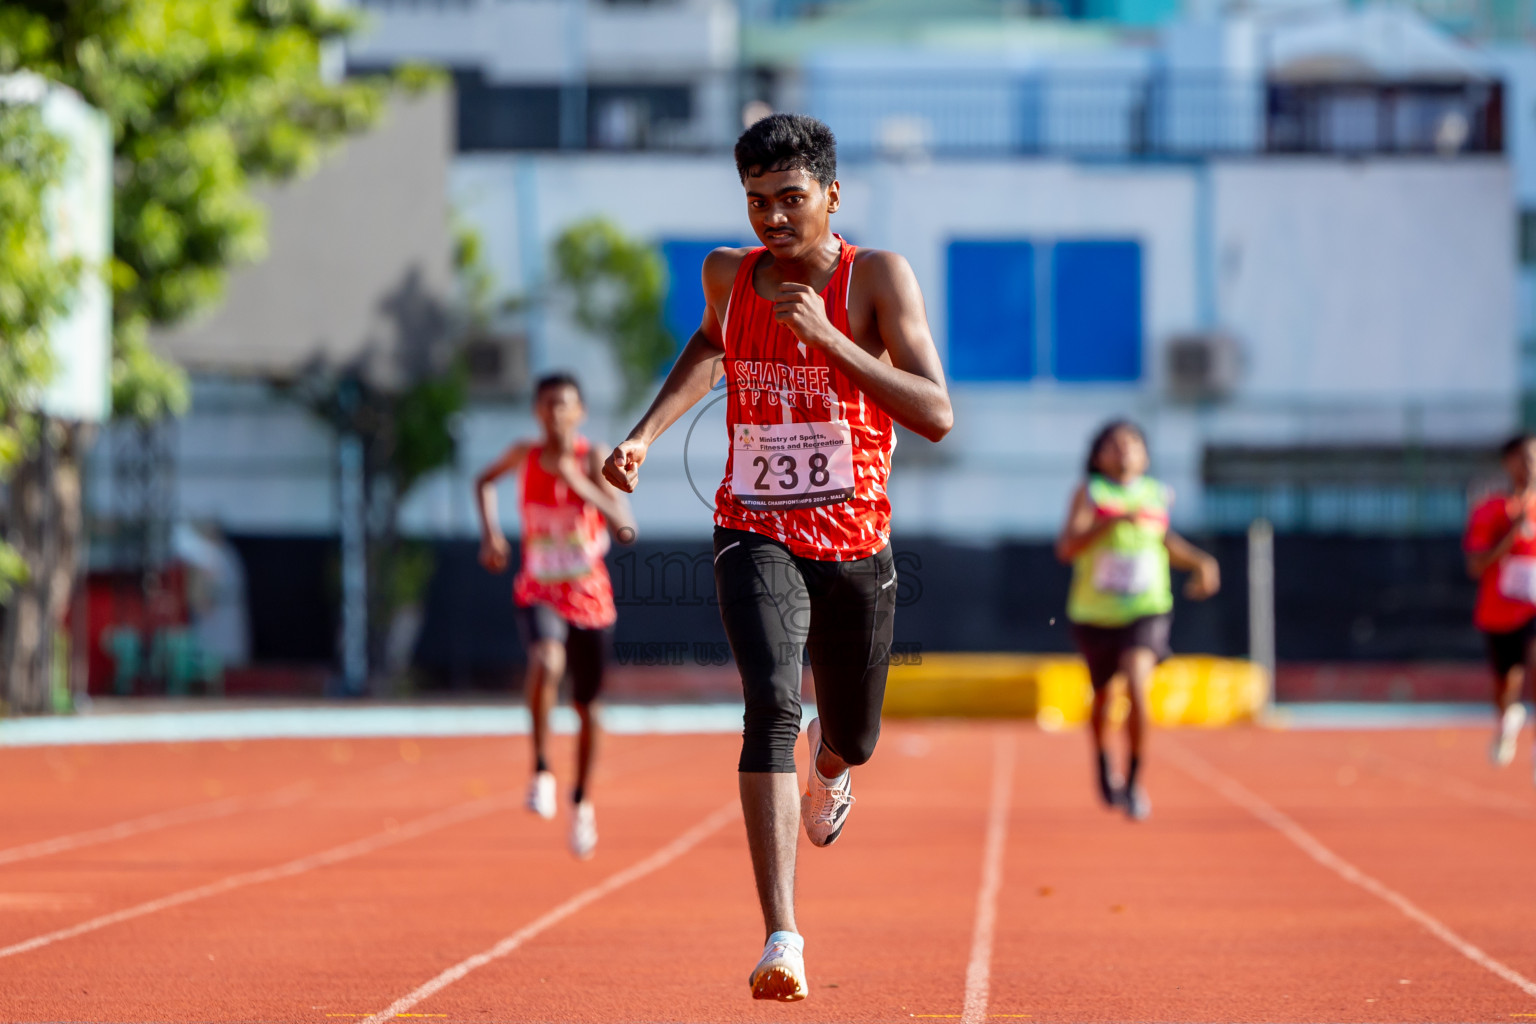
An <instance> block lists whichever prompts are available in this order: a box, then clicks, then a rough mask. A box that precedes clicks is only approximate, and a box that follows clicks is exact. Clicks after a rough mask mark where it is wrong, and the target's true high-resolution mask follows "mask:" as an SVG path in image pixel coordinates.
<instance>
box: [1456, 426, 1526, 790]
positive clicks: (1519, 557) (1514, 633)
mask: <svg viewBox="0 0 1536 1024" xmlns="http://www.w3.org/2000/svg"><path fill="white" fill-rule="evenodd" d="M1499 454H1500V456H1501V457H1502V459H1503V462H1504V472H1505V473H1506V474H1508V476H1509V491H1508V493H1505V494H1495V495H1493V496H1491V497H1489V498H1487V499H1485V500H1484V501H1483V502H1481V503H1480V504H1479V505H1478V506H1477V507H1476V508H1475V509H1473V510H1472V515H1471V517H1470V519H1468V521H1467V537H1466V545H1465V546H1466V552H1467V572H1468V573H1470V574H1471V576H1472V578H1473V579H1475V580H1477V581H1478V587H1477V607H1476V609H1475V611H1474V612H1473V616H1472V618H1473V621H1474V622H1475V623H1476V624H1477V628H1478V629H1480V630H1482V631H1483V633H1484V634H1485V635H1486V636H1487V637H1488V660H1489V662H1490V663H1491V664H1492V665H1493V674H1494V683H1493V703H1494V707H1495V708H1497V709H1498V713H1499V728H1498V732H1497V734H1496V735H1495V736H1494V739H1493V749H1492V757H1493V762H1494V764H1497V765H1507V764H1509V763H1510V762H1511V761H1513V760H1514V759H1515V746H1516V744H1517V743H1518V742H1519V739H1520V728H1521V726H1523V725H1524V724H1525V705H1524V704H1522V703H1521V702H1520V699H1521V690H1522V689H1523V688H1524V683H1525V680H1526V679H1536V436H1533V435H1531V434H1522V435H1520V436H1519V437H1514V438H1511V439H1510V440H1509V441H1507V442H1505V444H1504V447H1503V448H1501V449H1500V450H1499Z"/></svg>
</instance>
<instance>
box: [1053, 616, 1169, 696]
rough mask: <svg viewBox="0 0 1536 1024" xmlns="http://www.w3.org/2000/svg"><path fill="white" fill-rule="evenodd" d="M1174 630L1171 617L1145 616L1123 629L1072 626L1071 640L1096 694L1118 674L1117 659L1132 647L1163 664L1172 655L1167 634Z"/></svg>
mask: <svg viewBox="0 0 1536 1024" xmlns="http://www.w3.org/2000/svg"><path fill="white" fill-rule="evenodd" d="M1172 626H1173V616H1172V615H1169V614H1163V615H1147V616H1144V617H1143V618H1140V619H1135V620H1133V621H1131V622H1128V623H1126V624H1125V625H1123V626H1090V625H1088V624H1086V623H1082V622H1074V623H1072V639H1073V640H1075V641H1077V649H1078V650H1079V651H1081V652H1082V654H1083V660H1084V661H1086V662H1088V679H1089V681H1090V682H1092V683H1093V688H1094V689H1095V690H1102V689H1103V688H1104V687H1105V686H1107V685H1109V681H1110V679H1112V678H1114V675H1115V673H1116V672H1119V671H1120V657H1121V655H1123V654H1124V653H1125V652H1126V651H1128V650H1130V649H1131V648H1133V647H1145V648H1147V649H1148V650H1150V651H1151V652H1152V653H1153V654H1155V655H1156V656H1157V660H1158V661H1159V662H1163V661H1166V660H1167V659H1168V656H1169V655H1170V654H1171V653H1173V652H1172V651H1171V650H1170V649H1169V647H1168V631H1169V629H1170V628H1171V627H1172Z"/></svg>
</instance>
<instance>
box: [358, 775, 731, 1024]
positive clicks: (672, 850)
mask: <svg viewBox="0 0 1536 1024" xmlns="http://www.w3.org/2000/svg"><path fill="white" fill-rule="evenodd" d="M740 814H741V808H740V806H739V804H738V803H737V802H736V801H735V800H732V801H731V802H730V803H728V804H726V805H725V806H724V807H721V808H720V809H719V810H717V811H715V812H714V813H713V814H711V815H710V816H709V817H707V818H705V819H704V820H703V821H701V822H699V823H698V824H697V825H695V826H693V827H692V828H690V829H689V830H688V831H686V832H684V833H683V834H682V835H680V836H678V837H677V838H676V839H674V840H672V841H671V842H670V843H668V844H667V845H666V846H663V847H662V848H661V849H659V850H657V851H656V852H655V853H653V854H651V855H650V856H649V857H647V858H645V859H644V860H642V861H640V862H639V863H636V864H631V865H630V866H629V867H627V868H624V869H623V870H622V871H617V872H615V873H613V874H611V875H609V876H608V877H607V878H605V879H604V880H603V881H601V882H599V883H597V884H596V885H594V886H592V887H591V888H590V889H584V890H582V891H581V892H579V893H577V894H576V895H575V896H572V897H571V898H570V899H568V900H566V901H565V902H564V903H562V904H560V905H559V906H557V907H555V908H554V909H553V910H551V911H549V912H548V913H546V914H544V916H542V917H540V918H539V919H538V920H536V921H534V922H533V923H531V924H528V925H525V926H524V927H522V928H521V929H519V930H518V931H515V932H513V933H512V934H511V935H508V936H507V937H506V938H504V939H502V940H501V941H500V942H498V943H496V945H494V946H492V947H491V948H490V949H487V950H485V951H484V952H482V953H476V954H475V955H474V956H472V957H469V958H467V959H465V960H461V961H459V962H458V963H456V964H454V965H453V966H452V967H450V968H448V969H447V970H445V971H443V972H442V973H441V974H439V975H438V976H437V977H435V978H433V979H432V980H431V981H429V982H427V983H426V984H425V985H422V986H421V987H420V988H418V989H416V990H415V991H413V992H410V993H407V994H406V995H403V996H401V997H400V998H399V999H396V1000H395V1001H394V1002H393V1003H390V1004H389V1006H388V1007H387V1008H385V1009H383V1010H380V1011H379V1012H378V1013H376V1014H374V1015H373V1016H372V1017H369V1018H368V1019H366V1020H364V1021H362V1022H360V1024H383V1022H384V1021H388V1020H392V1019H393V1018H395V1017H398V1016H401V1015H402V1014H405V1013H407V1012H409V1011H410V1009H411V1008H412V1007H414V1006H416V1005H417V1004H418V1003H420V1002H421V1001H422V1000H424V999H428V998H430V997H431V996H433V995H435V994H437V993H438V992H441V991H442V990H443V989H445V988H447V987H448V986H449V985H452V984H453V983H454V982H456V981H459V980H460V979H461V978H463V977H465V976H466V975H468V974H469V973H470V972H471V971H474V970H477V969H478V968H481V967H484V966H485V965H486V964H488V963H491V962H492V961H493V960H499V959H501V958H502V957H504V956H506V955H507V954H509V953H511V952H513V951H514V950H516V949H517V948H518V947H519V946H522V945H523V944H525V943H527V942H528V941H529V940H531V939H534V938H536V937H537V936H538V935H539V934H540V933H542V932H545V931H548V930H549V929H550V928H553V927H554V926H555V925H557V924H559V923H560V922H561V921H564V920H565V919H566V918H568V917H570V916H571V915H572V914H575V913H577V912H578V911H580V910H582V909H583V908H585V907H587V906H589V905H591V904H593V903H596V902H597V901H598V900H600V899H602V898H603V897H604V896H607V895H608V894H609V893H611V892H614V891H616V890H618V889H622V888H623V887H624V886H626V885H628V884H629V883H631V882H634V881H638V880H639V879H641V878H644V877H645V876H646V875H649V874H651V873H652V872H655V871H659V870H660V869H662V868H664V867H666V866H667V865H668V864H671V863H672V862H673V861H675V860H677V859H678V858H679V857H681V856H682V855H683V854H685V853H687V852H688V851H689V850H691V849H693V848H694V847H695V846H697V845H699V843H701V842H703V841H704V840H705V839H708V838H709V837H710V836H712V835H714V834H715V833H716V832H718V831H720V829H721V828H723V827H725V825H727V824H728V823H730V822H731V821H732V820H734V819H736V818H738V817H740Z"/></svg>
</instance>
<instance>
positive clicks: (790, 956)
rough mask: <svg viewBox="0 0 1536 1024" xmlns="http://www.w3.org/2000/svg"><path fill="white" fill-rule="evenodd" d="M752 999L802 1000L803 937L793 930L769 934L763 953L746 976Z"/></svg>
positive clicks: (783, 1001)
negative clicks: (750, 987)
mask: <svg viewBox="0 0 1536 1024" xmlns="http://www.w3.org/2000/svg"><path fill="white" fill-rule="evenodd" d="M747 983H748V984H749V985H751V986H752V998H753V999H777V1000H778V1001H779V1002H781V1003H792V1002H794V1001H795V1000H797V999H804V998H805V992H806V986H805V940H804V939H803V938H801V937H800V936H799V935H796V934H795V933H794V932H774V933H773V934H772V935H770V936H768V944H767V945H766V946H764V947H763V955H762V957H760V958H759V959H758V961H757V966H756V967H754V968H752V973H751V974H750V975H748V976H747Z"/></svg>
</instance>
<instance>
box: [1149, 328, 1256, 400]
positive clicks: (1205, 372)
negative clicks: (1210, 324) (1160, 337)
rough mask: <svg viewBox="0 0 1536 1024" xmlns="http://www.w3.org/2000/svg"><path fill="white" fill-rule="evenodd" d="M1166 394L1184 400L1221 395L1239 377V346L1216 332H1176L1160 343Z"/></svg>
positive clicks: (1235, 340) (1222, 395) (1240, 373)
mask: <svg viewBox="0 0 1536 1024" xmlns="http://www.w3.org/2000/svg"><path fill="white" fill-rule="evenodd" d="M1163 370H1164V374H1165V379H1166V380H1167V382H1168V394H1169V396H1170V397H1172V398H1176V399H1179V400H1182V401H1187V402H1199V401H1209V400H1211V399H1217V398H1225V397H1226V396H1228V395H1230V394H1232V392H1234V391H1236V390H1237V385H1238V383H1239V379H1240V378H1241V376H1242V349H1241V348H1240V347H1239V346H1238V344H1237V339H1235V338H1233V337H1232V336H1231V335H1230V334H1224V333H1222V332H1220V331H1208V332H1202V333H1195V334H1177V335H1174V336H1173V337H1171V338H1169V339H1168V340H1167V342H1165V343H1164V344H1163Z"/></svg>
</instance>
